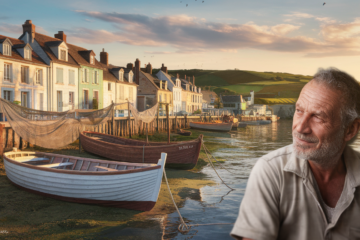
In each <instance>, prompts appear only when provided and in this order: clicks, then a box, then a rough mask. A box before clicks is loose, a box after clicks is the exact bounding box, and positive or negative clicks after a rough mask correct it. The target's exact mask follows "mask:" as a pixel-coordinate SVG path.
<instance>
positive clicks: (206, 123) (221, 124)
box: [190, 122, 233, 126]
mask: <svg viewBox="0 0 360 240" xmlns="http://www.w3.org/2000/svg"><path fill="white" fill-rule="evenodd" d="M190 124H199V125H220V126H227V125H230V124H231V125H232V124H233V123H232V122H229V123H224V122H222V123H209V122H191V123H190Z"/></svg>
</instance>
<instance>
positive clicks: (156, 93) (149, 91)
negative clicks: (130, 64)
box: [135, 59, 173, 115]
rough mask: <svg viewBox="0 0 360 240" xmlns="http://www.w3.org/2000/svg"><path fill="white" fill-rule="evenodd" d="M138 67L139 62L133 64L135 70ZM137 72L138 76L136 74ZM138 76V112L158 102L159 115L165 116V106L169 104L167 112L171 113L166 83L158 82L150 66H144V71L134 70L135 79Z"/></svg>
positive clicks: (170, 94)
mask: <svg viewBox="0 0 360 240" xmlns="http://www.w3.org/2000/svg"><path fill="white" fill-rule="evenodd" d="M137 67H140V61H139V60H138V59H137V60H136V62H135V69H137ZM137 71H138V72H139V74H137ZM137 76H139V78H138V81H139V87H138V105H137V108H138V110H139V111H144V110H146V109H149V108H151V107H152V106H154V105H155V104H156V102H159V111H160V114H161V115H164V114H165V107H166V106H165V105H166V104H169V112H170V113H172V112H173V95H172V92H171V91H170V90H169V89H168V82H167V81H166V80H160V79H158V78H157V77H156V75H153V74H152V66H151V64H150V63H149V64H147V65H145V68H144V69H138V70H135V78H137Z"/></svg>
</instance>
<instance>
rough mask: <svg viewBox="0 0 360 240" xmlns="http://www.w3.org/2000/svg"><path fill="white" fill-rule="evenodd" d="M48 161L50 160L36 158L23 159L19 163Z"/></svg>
mask: <svg viewBox="0 0 360 240" xmlns="http://www.w3.org/2000/svg"><path fill="white" fill-rule="evenodd" d="M21 160H22V159H21ZM49 160H50V159H49V158H44V157H38V158H29V157H24V160H23V161H21V162H22V163H27V162H36V161H49Z"/></svg>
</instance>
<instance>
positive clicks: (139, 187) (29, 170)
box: [3, 152, 167, 211]
mask: <svg viewBox="0 0 360 240" xmlns="http://www.w3.org/2000/svg"><path fill="white" fill-rule="evenodd" d="M166 156H167V155H166V153H161V159H159V161H158V163H157V164H143V163H125V162H114V161H106V160H98V159H91V158H82V157H75V156H67V155H59V154H52V153H43V152H7V153H4V156H3V159H4V165H5V171H6V175H7V177H8V178H9V180H10V181H11V182H12V183H13V184H15V185H16V186H18V187H20V188H22V189H24V190H27V191H30V192H34V193H37V194H41V195H44V196H48V197H52V198H56V199H60V200H64V201H70V202H77V203H86V204H98V205H104V206H112V207H120V208H128V209H134V210H139V211H148V210H150V209H152V208H153V207H154V205H155V203H156V201H157V199H158V195H159V191H160V186H161V180H162V175H163V169H164V166H165V162H166Z"/></svg>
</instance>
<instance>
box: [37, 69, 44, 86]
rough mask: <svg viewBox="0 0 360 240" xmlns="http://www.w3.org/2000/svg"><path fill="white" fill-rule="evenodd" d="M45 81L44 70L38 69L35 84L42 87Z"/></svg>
mask: <svg viewBox="0 0 360 240" xmlns="http://www.w3.org/2000/svg"><path fill="white" fill-rule="evenodd" d="M42 80H43V70H42V69H39V68H38V69H36V71H35V83H36V84H39V85H42V82H43V81H42Z"/></svg>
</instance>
